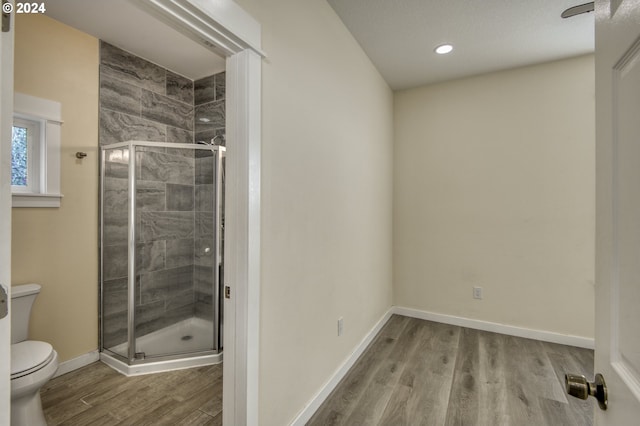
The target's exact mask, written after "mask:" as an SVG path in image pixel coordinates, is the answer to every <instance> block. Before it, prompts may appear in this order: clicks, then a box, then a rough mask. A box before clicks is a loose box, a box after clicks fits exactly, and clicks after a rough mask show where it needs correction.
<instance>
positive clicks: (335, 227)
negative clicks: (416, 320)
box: [238, 0, 393, 426]
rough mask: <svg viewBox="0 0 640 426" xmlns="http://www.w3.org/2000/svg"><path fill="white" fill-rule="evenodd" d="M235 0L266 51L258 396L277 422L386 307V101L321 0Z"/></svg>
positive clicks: (269, 421) (264, 414)
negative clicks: (340, 331) (257, 25)
mask: <svg viewBox="0 0 640 426" xmlns="http://www.w3.org/2000/svg"><path fill="white" fill-rule="evenodd" d="M238 3H239V4H240V5H241V6H242V7H244V8H245V10H247V11H248V12H249V13H250V14H252V15H253V16H254V17H255V18H256V19H258V20H259V21H260V22H261V24H262V36H263V48H264V50H265V51H266V52H267V54H268V55H269V57H268V59H267V60H266V61H264V62H263V66H262V71H263V77H262V84H263V89H262V96H263V98H262V99H263V101H262V120H263V125H262V130H263V145H262V214H263V219H262V275H261V279H262V287H261V295H262V302H261V307H260V309H261V315H260V327H261V330H260V397H259V398H260V400H259V403H260V424H261V425H265V426H267V425H285V424H288V423H289V422H290V421H291V420H292V419H293V418H294V417H295V415H296V414H297V413H298V412H299V411H301V410H302V409H303V408H304V406H305V404H306V403H307V402H308V401H309V400H310V399H311V398H312V397H313V396H314V394H315V393H316V392H317V391H318V390H319V389H320V388H321V386H322V385H323V384H324V383H325V382H326V381H327V380H328V379H329V378H330V376H331V375H332V374H333V372H334V371H335V370H336V369H337V368H338V367H339V365H340V364H341V363H342V362H343V361H344V360H345V359H346V358H347V357H348V356H349V355H350V353H351V352H352V351H353V349H354V348H355V346H356V345H357V344H358V343H359V341H360V340H361V339H362V338H363V337H364V336H365V334H366V333H367V332H368V331H369V330H370V329H371V328H372V327H373V326H374V324H375V323H376V322H377V321H378V320H379V319H380V318H381V316H382V315H383V314H384V313H385V312H386V311H387V310H388V309H389V308H390V306H391V197H392V193H391V191H392V184H391V182H392V175H391V173H392V171H391V167H392V155H393V153H392V137H393V134H392V133H393V127H392V119H393V113H392V107H393V105H392V104H393V99H392V92H391V90H390V89H389V88H388V86H387V84H386V83H385V82H384V81H383V79H382V78H381V77H380V75H379V74H378V72H377V71H376V70H375V68H374V67H373V65H372V64H371V63H370V61H369V59H368V58H367V57H366V56H365V55H364V53H363V52H362V50H361V49H360V47H359V46H358V44H357V43H356V42H355V41H354V39H353V38H352V36H351V35H350V34H349V33H348V32H347V30H346V28H345V27H344V25H343V24H342V22H341V21H340V20H339V18H338V17H337V16H336V15H335V13H334V12H333V10H332V9H331V7H330V6H329V5H328V4H327V3H326V1H324V0H311V1H305V2H299V1H296V0H277V1H276V0H273V1H269V2H264V1H261V0H241V1H239V2H238ZM340 316H342V317H344V327H345V334H344V335H343V336H342V337H337V320H338V317H340Z"/></svg>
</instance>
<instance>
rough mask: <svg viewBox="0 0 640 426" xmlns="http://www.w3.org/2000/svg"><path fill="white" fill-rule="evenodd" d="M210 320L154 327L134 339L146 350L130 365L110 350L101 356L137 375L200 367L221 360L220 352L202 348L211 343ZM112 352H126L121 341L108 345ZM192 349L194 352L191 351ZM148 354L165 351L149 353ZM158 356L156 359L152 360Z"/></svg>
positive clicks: (142, 349)
mask: <svg viewBox="0 0 640 426" xmlns="http://www.w3.org/2000/svg"><path fill="white" fill-rule="evenodd" d="M211 326H212V324H211V321H206V320H203V319H200V318H189V319H186V320H183V321H180V322H179V323H177V324H173V325H171V326H169V327H165V328H163V329H160V330H157V331H154V332H153V333H149V334H147V335H145V336H142V337H140V338H139V339H138V340H137V346H136V350H137V352H138V353H145V354H146V358H145V359H144V360H143V361H141V362H139V363H136V364H133V365H129V364H127V363H126V362H124V361H122V360H121V358H120V357H118V356H114V355H111V354H110V353H109V352H101V353H100V360H101V361H102V362H104V363H105V364H107V365H108V366H109V367H111V368H113V369H114V370H116V371H118V372H119V373H122V374H124V375H125V376H139V375H142V374H152V373H159V372H164V371H171V370H181V369H184V368H194V367H202V366H205V365H211V364H219V363H221V362H222V352H220V353H206V351H203V350H202V348H205V347H212V342H213V333H212V331H211ZM111 350H112V351H113V352H114V353H126V351H127V345H126V343H123V344H122V345H118V346H116V347H113V348H111ZM190 353H193V354H190ZM148 354H166V355H167V356H163V357H160V356H157V357H150V356H149V355H148ZM154 358H158V360H157V361H153V359H154Z"/></svg>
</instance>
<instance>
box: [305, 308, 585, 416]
mask: <svg viewBox="0 0 640 426" xmlns="http://www.w3.org/2000/svg"><path fill="white" fill-rule="evenodd" d="M565 372H575V373H579V374H584V375H586V376H587V378H588V379H590V380H592V379H593V351H591V350H587V349H581V348H575V347H571V346H563V345H557V344H553V343H546V342H540V341H536V340H529V339H523V338H519V337H512V336H506V335H502V334H496V333H489V332H484V331H478V330H472V329H468V328H462V327H456V326H452V325H446V324H440V323H435V322H430V321H423V320H418V319H414V318H408V317H402V316H397V315H394V316H393V317H392V318H391V319H390V320H389V322H388V323H387V324H386V325H385V327H384V328H383V329H382V330H381V331H380V333H379V334H378V336H377V337H376V338H375V339H374V341H373V342H372V344H371V345H370V346H369V348H367V350H366V351H365V353H364V354H363V355H362V356H361V357H360V359H359V360H358V361H357V362H356V364H355V365H354V366H353V368H352V369H351V370H350V371H349V373H348V374H347V375H346V376H345V378H344V379H343V380H342V381H341V382H340V384H339V385H338V386H337V387H336V389H335V390H334V391H333V392H332V394H331V395H330V396H329V398H327V400H326V401H325V403H324V404H323V405H322V406H321V407H320V408H319V409H318V411H317V412H316V413H315V415H314V416H313V418H312V419H311V420H310V421H309V423H307V424H308V425H311V426H315V425H321V426H327V425H349V426H351V425H385V426H387V425H393V426H396V425H398V426H399V425H411V426H414V425H438V426H440V425H478V426H484V425H486V426H495V425H514V426H520V425H535V426H544V425H549V426H556V425H567V426H571V425H575V426H585V425H592V424H593V410H594V407H595V403H594V401H581V400H578V399H576V398H572V397H568V396H566V395H565V391H564V374H565Z"/></svg>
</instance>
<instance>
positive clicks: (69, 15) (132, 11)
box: [46, 0, 225, 80]
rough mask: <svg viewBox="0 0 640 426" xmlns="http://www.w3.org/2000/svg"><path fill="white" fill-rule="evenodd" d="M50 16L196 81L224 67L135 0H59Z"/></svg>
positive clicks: (52, 5) (50, 7)
mask: <svg viewBox="0 0 640 426" xmlns="http://www.w3.org/2000/svg"><path fill="white" fill-rule="evenodd" d="M46 15H48V16H49V17H51V18H53V19H55V20H57V21H60V22H63V23H65V24H67V25H69V26H71V27H74V28H76V29H79V30H80V31H83V32H85V33H87V34H91V35H92V36H94V37H97V38H99V39H101V40H104V41H106V42H108V43H110V44H113V45H115V46H118V47H120V48H121V49H124V50H127V51H129V52H131V53H134V54H136V55H138V56H140V57H142V58H145V59H147V60H148V61H151V62H154V63H156V64H158V65H161V66H163V67H165V68H168V69H169V70H171V71H173V72H175V73H178V74H180V75H183V76H185V77H187V78H190V79H192V80H197V79H199V78H202V77H206V76H208V75H211V74H215V73H217V72H220V71H222V70H224V68H225V61H224V59H223V58H221V57H220V56H218V55H216V54H214V53H213V52H211V51H210V50H208V49H206V48H205V47H203V46H201V45H200V44H198V43H196V42H194V41H193V40H191V39H190V38H188V37H186V36H184V35H182V34H181V33H179V32H178V31H176V30H174V29H173V28H170V27H169V26H167V25H166V24H164V23H162V22H160V21H159V20H157V19H156V18H154V17H152V16H151V15H149V14H148V13H146V12H144V11H143V10H141V9H139V8H138V7H137V6H136V5H135V2H133V1H131V0H108V1H107V0H55V1H49V2H47V12H46Z"/></svg>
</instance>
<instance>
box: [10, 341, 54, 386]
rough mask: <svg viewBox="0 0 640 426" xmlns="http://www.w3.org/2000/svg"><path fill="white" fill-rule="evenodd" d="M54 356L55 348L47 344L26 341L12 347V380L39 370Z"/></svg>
mask: <svg viewBox="0 0 640 426" xmlns="http://www.w3.org/2000/svg"><path fill="white" fill-rule="evenodd" d="M52 356H53V346H51V345H50V344H49V343H46V342H38V341H36V340H25V341H24V342H20V343H14V344H13V345H11V378H14V376H23V375H25V374H27V373H29V372H30V371H35V370H39V369H40V368H41V367H42V366H43V365H44V364H46V363H47V362H49V360H50V359H51V357H52Z"/></svg>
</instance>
